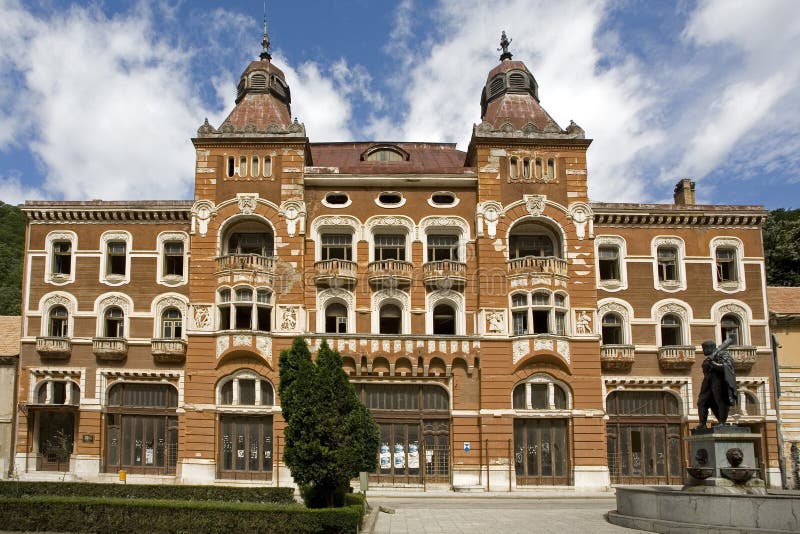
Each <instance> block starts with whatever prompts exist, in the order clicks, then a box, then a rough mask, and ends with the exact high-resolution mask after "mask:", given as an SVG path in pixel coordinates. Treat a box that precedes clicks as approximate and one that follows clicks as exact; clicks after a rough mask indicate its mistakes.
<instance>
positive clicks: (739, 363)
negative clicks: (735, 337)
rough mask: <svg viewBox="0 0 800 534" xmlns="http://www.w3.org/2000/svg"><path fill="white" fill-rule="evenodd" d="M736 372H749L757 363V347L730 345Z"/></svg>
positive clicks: (729, 350) (729, 348) (729, 349)
mask: <svg viewBox="0 0 800 534" xmlns="http://www.w3.org/2000/svg"><path fill="white" fill-rule="evenodd" d="M728 352H729V353H730V355H731V358H733V368H734V369H735V370H736V372H747V371H749V370H750V369H752V368H753V364H755V363H756V348H755V347H748V346H742V345H735V346H732V347H728Z"/></svg>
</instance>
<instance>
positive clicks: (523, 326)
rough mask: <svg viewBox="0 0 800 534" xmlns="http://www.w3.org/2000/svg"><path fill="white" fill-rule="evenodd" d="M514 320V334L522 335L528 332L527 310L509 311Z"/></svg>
mask: <svg viewBox="0 0 800 534" xmlns="http://www.w3.org/2000/svg"><path fill="white" fill-rule="evenodd" d="M511 318H512V320H513V322H514V335H515V336H524V335H527V334H528V311H527V310H525V311H515V312H512V313H511Z"/></svg>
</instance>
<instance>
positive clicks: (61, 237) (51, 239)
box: [44, 230, 78, 286]
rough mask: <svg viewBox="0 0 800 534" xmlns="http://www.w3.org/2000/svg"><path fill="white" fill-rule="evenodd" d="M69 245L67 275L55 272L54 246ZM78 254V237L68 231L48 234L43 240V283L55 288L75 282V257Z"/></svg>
mask: <svg viewBox="0 0 800 534" xmlns="http://www.w3.org/2000/svg"><path fill="white" fill-rule="evenodd" d="M58 243H69V244H70V260H69V265H70V266H69V269H70V272H69V273H66V274H64V273H56V272H55V263H56V262H55V256H56V254H57V253H56V244H58ZM77 252H78V235H77V234H76V233H75V232H72V231H69V230H59V231H55V232H50V233H48V234H47V237H46V238H45V271H44V281H45V283H48V284H53V285H57V286H61V285H65V284H71V283H73V282H75V270H76V256H77Z"/></svg>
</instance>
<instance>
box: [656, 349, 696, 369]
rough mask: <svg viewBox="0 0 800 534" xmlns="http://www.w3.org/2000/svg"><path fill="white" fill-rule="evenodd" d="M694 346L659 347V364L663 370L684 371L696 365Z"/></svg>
mask: <svg viewBox="0 0 800 534" xmlns="http://www.w3.org/2000/svg"><path fill="white" fill-rule="evenodd" d="M695 350H696V349H695V346H694V345H685V346H684V345H671V346H667V347H658V364H659V365H660V366H661V369H663V370H669V371H684V370H686V369H691V367H692V365H694V359H695V356H694V353H695Z"/></svg>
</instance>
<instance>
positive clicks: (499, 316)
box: [479, 308, 507, 336]
mask: <svg viewBox="0 0 800 534" xmlns="http://www.w3.org/2000/svg"><path fill="white" fill-rule="evenodd" d="M479 317H480V321H481V329H480V333H482V334H485V335H488V336H504V335H506V332H507V328H506V324H507V323H506V310H505V309H503V308H484V309H482V310H481V311H480V315H479Z"/></svg>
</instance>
